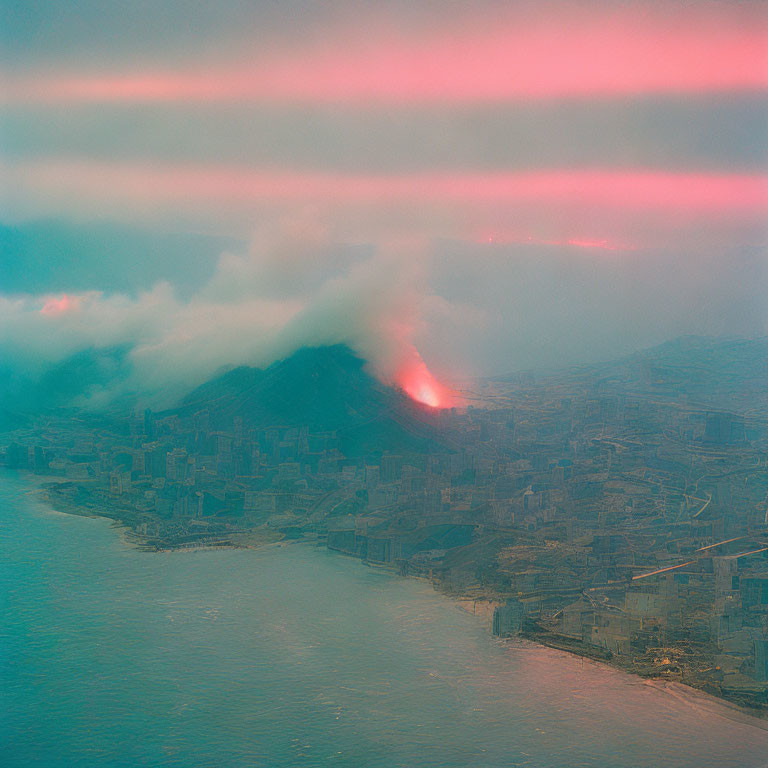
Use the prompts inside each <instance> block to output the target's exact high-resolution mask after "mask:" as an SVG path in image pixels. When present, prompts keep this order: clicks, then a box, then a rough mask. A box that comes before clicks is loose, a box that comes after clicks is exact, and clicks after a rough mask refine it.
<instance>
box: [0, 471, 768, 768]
mask: <svg viewBox="0 0 768 768" xmlns="http://www.w3.org/2000/svg"><path fill="white" fill-rule="evenodd" d="M0 601H1V602H0V611H1V613H0V765H2V766H4V768H22V767H23V768H29V767H30V766H42V767H44V768H60V767H61V768H63V767H64V766H99V768H102V767H105V766H107V767H111V766H120V767H122V766H126V768H127V767H128V766H130V767H131V768H133V767H134V766H184V767H185V768H187V767H189V768H192V767H194V768H198V766H211V767H214V766H215V767H216V768H230V767H231V768H241V767H242V768H258V767H260V766H270V767H272V766H276V767H277V766H285V767H286V768H288V767H290V768H294V767H297V768H300V767H302V766H326V765H329V766H331V765H332V766H340V767H342V768H347V767H349V768H363V767H365V766H371V767H374V768H390V767H394V766H407V767H408V768H414V767H416V766H427V767H429V766H435V767H437V766H440V767H441V768H454V767H455V768H470V767H472V766H478V767H479V766H483V767H485V766H488V767H491V766H494V767H495V766H499V767H501V766H532V767H534V768H555V767H557V768H579V767H580V766H584V767H587V766H593V767H597V766H599V767H600V768H644V767H645V766H647V767H648V768H661V767H662V766H663V767H664V768H707V766H711V767H712V768H762V767H763V766H768V756H767V755H768V732H767V731H765V730H763V729H762V728H761V727H758V725H760V724H759V723H757V722H756V721H755V723H754V724H753V723H751V722H750V721H749V719H746V720H745V721H739V719H738V718H736V719H734V715H733V713H732V712H731V711H730V710H729V709H728V708H726V707H724V706H722V705H720V704H719V703H717V702H715V701H713V700H710V699H708V698H707V697H704V696H701V695H698V694H694V695H686V694H681V693H679V692H676V691H674V690H673V691H665V690H660V689H659V688H658V687H656V686H654V685H649V684H648V683H645V682H643V681H641V680H639V679H636V678H633V677H631V676H628V675H625V674H623V673H621V672H618V671H616V670H613V669H610V668H606V667H603V666H600V665H598V664H594V663H592V662H588V661H583V660H581V659H579V658H576V657H573V656H570V655H568V654H564V653H560V652H558V651H553V650H550V649H546V648H539V647H537V646H532V645H529V646H526V645H523V646H520V645H518V644H513V643H504V642H499V641H496V640H494V639H493V638H491V637H490V636H489V634H488V631H487V629H486V627H485V626H484V625H483V623H482V622H480V621H478V619H477V617H474V616H472V615H470V614H467V613H466V612H464V611H462V610H461V609H459V608H458V607H457V606H456V605H455V604H454V603H453V602H452V601H451V600H449V599H447V598H444V597H442V596H440V595H438V594H436V593H435V592H434V591H433V590H432V589H431V588H430V587H429V586H428V585H426V584H423V583H420V582H416V581H412V580H407V579H400V578H397V577H395V576H392V575H390V574H388V573H384V572H380V571H378V570H374V569H370V568H366V567H364V566H363V565H361V564H360V563H359V562H357V561H355V560H351V559H347V558H344V557H341V556H339V555H335V554H331V553H328V552H326V551H324V550H318V549H315V548H312V547H309V546H305V545H293V546H289V547H281V548H269V549H264V550H258V551H256V550H226V551H206V552H203V551H201V552H179V553H167V554H150V553H143V552H139V551H137V550H135V549H132V548H130V547H128V546H126V545H125V544H124V543H123V541H122V539H121V537H120V536H119V535H118V533H117V532H116V531H115V530H113V529H112V528H111V527H110V525H109V523H108V522H107V521H106V520H101V519H88V518H80V517H74V516H70V515H61V514H57V513H54V512H52V511H50V509H49V508H48V507H46V506H45V505H44V504H43V503H42V502H40V501H39V500H38V499H37V497H36V496H35V495H34V494H32V493H31V492H30V486H29V484H28V483H27V482H26V481H25V480H23V479H22V478H19V477H15V476H13V475H11V474H0Z"/></svg>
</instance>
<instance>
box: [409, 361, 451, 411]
mask: <svg viewBox="0 0 768 768" xmlns="http://www.w3.org/2000/svg"><path fill="white" fill-rule="evenodd" d="M396 379H397V382H398V383H399V384H400V386H401V387H402V388H403V390H405V393H406V394H407V395H408V397H410V398H411V399H412V400H414V401H416V402H417V403H421V404H422V405H426V406H428V407H429V408H447V407H449V404H450V402H451V399H452V398H451V393H450V392H449V391H448V390H447V389H446V388H445V387H443V386H442V385H441V384H440V383H439V382H438V381H437V379H436V378H435V377H434V376H433V375H432V373H431V372H430V370H429V368H427V366H426V364H425V363H424V361H423V360H422V359H421V357H419V356H418V353H416V357H415V359H413V360H411V361H410V362H409V363H407V364H405V365H404V366H403V367H401V369H400V371H399V372H398V374H397V377H396Z"/></svg>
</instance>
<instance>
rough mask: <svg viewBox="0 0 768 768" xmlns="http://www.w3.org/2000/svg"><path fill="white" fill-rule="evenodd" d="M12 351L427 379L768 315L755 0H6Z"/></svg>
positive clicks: (6, 308) (5, 332) (764, 19)
mask: <svg viewBox="0 0 768 768" xmlns="http://www.w3.org/2000/svg"><path fill="white" fill-rule="evenodd" d="M0 6H1V7H2V12H3V13H2V17H3V18H2V20H0V22H1V23H0V66H1V67H2V75H0V101H1V102H2V113H1V114H2V117H1V118H0V120H1V122H0V173H2V176H1V177H0V178H2V179H3V183H2V188H1V190H0V191H1V192H2V198H1V199H0V249H2V250H0V254H1V255H0V354H2V355H3V356H4V359H5V360H6V361H9V360H10V361H12V362H14V363H19V364H21V365H23V366H24V367H25V368H28V369H29V370H42V369H44V368H45V366H46V365H48V364H49V363H50V362H51V361H56V360H60V359H62V358H63V357H65V356H66V355H68V354H71V353H73V352H76V351H78V350H80V349H82V348H84V347H88V346H94V345H95V346H109V345H114V344H125V343H127V344H129V345H131V346H132V349H133V352H132V357H133V362H134V365H135V369H136V372H137V373H136V375H137V376H138V377H139V379H140V380H141V381H142V382H143V383H144V382H145V383H147V384H150V385H152V386H162V385H165V384H167V383H178V382H181V383H182V385H186V384H189V385H190V386H192V385H194V384H197V383H198V382H199V380H200V379H201V378H205V377H206V376H208V375H210V373H211V372H212V371H213V370H215V369H216V367H218V366H220V365H226V364H234V363H242V362H247V363H254V364H262V363H265V362H268V361H269V360H270V359H271V358H274V357H275V356H279V355H282V354H285V353H287V352H289V351H291V349H292V348H294V347H295V346H297V345H301V344H304V343H324V342H336V341H346V342H348V343H350V344H352V345H353V346H354V347H355V348H356V349H358V350H359V351H360V352H361V353H363V354H365V355H367V356H369V357H370V358H371V359H372V360H373V362H374V364H375V365H376V367H377V369H378V370H379V371H380V372H381V373H382V375H383V376H384V377H389V378H395V379H397V380H399V381H401V382H404V381H406V380H407V379H408V377H409V376H410V375H411V374H412V372H413V371H414V370H420V366H421V362H420V358H423V359H424V360H425V361H426V362H427V364H428V365H429V366H430V368H432V369H433V370H434V371H436V372H437V373H438V375H439V376H440V377H445V378H453V377H462V376H465V375H473V374H490V373H498V372H502V371H509V370H514V369H521V368H527V367H531V366H540V365H544V366H553V365H558V364H566V363H571V362H581V361H589V360H597V359H601V358H606V357H610V356H613V355H617V354H621V353H624V352H627V351H631V350H634V349H637V348H639V347H642V346H647V345H650V344H654V343H658V342H661V341H664V340H666V339H668V338H670V337H672V336H676V335H680V334H688V333H702V334H725V335H760V334H764V333H766V325H767V324H768V309H767V308H766V291H767V289H768V266H767V259H766V243H768V227H766V222H767V221H768V218H767V217H768V142H767V139H768V102H767V100H766V95H767V94H768V6H766V4H765V3H760V2H738V1H735V0H734V1H733V2H704V1H702V2H674V1H667V2H658V3H656V2H637V1H634V0H622V1H621V2H619V1H618V0H617V1H615V2H595V3H590V2H581V1H580V2H575V1H572V2H559V3H547V2H538V1H537V2H530V3H523V2H512V1H511V0H510V1H509V2H450V1H449V0H441V1H440V2H429V1H424V2H418V3H413V2H390V1H389V0H376V2H363V1H361V0H358V2H341V1H340V0H333V1H330V2H322V3H321V2H298V1H295V0H280V1H279V2H277V1H274V2H266V0H262V1H261V2H255V1H251V2H246V0H217V2H215V3H212V2H209V1H208V0H206V1H205V2H203V1H202V0H199V1H198V0H185V1H184V2H170V1H168V0H151V1H150V0H144V1H140V0H133V2H125V1H124V0H120V1H118V0H79V2H77V3H75V2H52V1H51V0H46V1H43V0H23V1H21V2H11V0H0Z"/></svg>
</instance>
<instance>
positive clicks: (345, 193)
mask: <svg viewBox="0 0 768 768" xmlns="http://www.w3.org/2000/svg"><path fill="white" fill-rule="evenodd" d="M8 170H9V172H10V173H9V175H10V176H12V177H13V178H16V179H17V180H18V182H19V184H21V185H23V187H24V188H25V189H28V190H34V191H38V192H41V193H50V192H59V193H65V194H67V195H69V194H71V195H77V196H87V197H88V198H89V200H90V201H91V202H92V203H93V204H94V205H98V203H99V202H103V201H109V200H112V201H115V202H118V203H122V202H125V203H130V202H139V203H142V204H145V205H155V204H158V205H162V204H171V205H177V206H182V207H183V206H184V205H185V204H188V205H195V204H200V203H206V202H220V203H225V204H226V203H243V202H246V203H257V204H279V203H285V202H288V203H302V204H303V203H315V204H343V205H346V206H352V207H353V206H377V205H389V204H402V205H406V206H408V205H413V204H418V203H436V204H439V205H453V204H458V205H473V206H480V207H483V206H485V205H488V206H494V205H515V204H533V205H538V206H553V205H554V206H560V207H574V208H576V209H605V210H634V211H663V212H668V213H671V214H675V215H681V214H685V213H697V214H702V213H703V214H714V215H736V216H738V215H757V216H761V215H765V214H766V213H768V176H765V175H761V174H747V173H695V172H678V173H676V172H669V171H662V170H656V169H551V170H534V171H499V172H481V173H477V172H447V171H434V172H421V173H401V174H343V173H336V172H333V173H331V172H328V173H321V172H311V171H291V170H286V171H282V170H270V169H254V168H242V167H236V166H222V165H145V164H129V163H96V162H89V161H82V162H64V161H55V160H54V161H38V162H29V163H21V164H17V165H15V166H11V167H10V168H9V169H8ZM572 244H574V245H587V244H588V243H586V242H581V241H580V240H579V238H575V239H574V242H573V243H572ZM592 244H593V245H595V243H592Z"/></svg>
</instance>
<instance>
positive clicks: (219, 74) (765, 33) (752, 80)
mask: <svg viewBox="0 0 768 768" xmlns="http://www.w3.org/2000/svg"><path fill="white" fill-rule="evenodd" d="M477 15H479V16H481V17H483V14H476V16H477ZM381 28H382V25H379V24H376V23H375V22H373V23H371V24H370V26H368V27H367V28H366V29H365V30H364V31H361V30H360V29H359V28H357V29H346V30H344V29H342V30H335V31H333V30H332V31H331V32H330V33H328V34H325V35H322V36H320V42H319V43H314V44H305V45H301V46H295V45H294V47H293V49H290V48H289V49H288V50H287V51H286V50H285V49H281V50H277V51H273V52H271V53H268V54H266V55H258V54H257V55H255V56H254V57H253V58H252V59H251V60H249V61H239V62H238V63H237V64H232V63H230V64H227V65H222V64H220V63H219V64H215V65H208V66H201V65H199V64H198V65H194V66H191V67H190V68H188V69H186V70H183V71H171V70H162V69H152V68H148V69H146V70H143V71H135V72H117V73H114V74H107V75H105V74H101V73H100V74H97V75H94V74H89V73H85V74H72V75H61V76H58V77H48V76H40V77H33V78H29V79H26V80H20V81H11V82H7V83H6V87H5V91H6V98H7V99H9V100H10V101H28V102H43V103H46V102H61V103H75V102H86V103H87V102H112V103H135V102H149V103H152V102H269V103H289V104H290V103H304V104H352V105H359V104H366V103H368V104H388V105H393V104H416V105H420V104H451V103H456V104H465V103H468V104H473V103H495V102H509V101H519V100H536V99H562V98H602V97H617V96H634V95H641V94H651V93H656V94H680V93H711V92H722V91H744V90H748V91H755V90H757V91H763V90H766V89H768V53H767V51H768V14H766V12H765V11H764V10H762V9H761V8H760V6H759V5H751V4H739V6H736V5H731V6H726V5H725V4H721V5H714V4H710V3H701V4H700V5H699V6H696V5H693V4H690V5H686V6H684V7H674V8H665V7H664V6H662V5H656V6H646V7H642V6H641V7H638V6H633V7H624V8H621V7H617V8H614V9H612V10H611V11H608V10H606V9H605V8H603V9H602V10H599V11H598V9H597V8H595V7H593V6H590V5H587V4H585V5H584V7H582V8H581V9H574V8H573V7H570V8H567V7H565V6H558V5H552V4H542V5H541V6H539V7H537V8H535V9H534V10H527V11H519V12H517V13H515V14H511V13H508V14H507V15H506V16H505V17H501V18H499V17H493V16H487V17H483V18H480V20H479V21H478V20H477V19H469V20H468V19H458V20H457V19H453V20H452V21H450V22H449V23H448V24H447V25H444V26H443V27H441V28H433V29H431V30H429V31H423V32H418V31H416V32H410V33H408V34H405V33H403V31H402V30H392V29H391V28H390V29H386V27H384V31H383V32H382V31H380V29H381Z"/></svg>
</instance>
